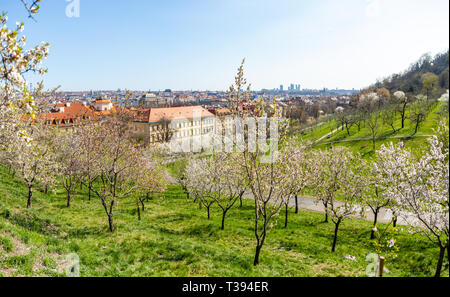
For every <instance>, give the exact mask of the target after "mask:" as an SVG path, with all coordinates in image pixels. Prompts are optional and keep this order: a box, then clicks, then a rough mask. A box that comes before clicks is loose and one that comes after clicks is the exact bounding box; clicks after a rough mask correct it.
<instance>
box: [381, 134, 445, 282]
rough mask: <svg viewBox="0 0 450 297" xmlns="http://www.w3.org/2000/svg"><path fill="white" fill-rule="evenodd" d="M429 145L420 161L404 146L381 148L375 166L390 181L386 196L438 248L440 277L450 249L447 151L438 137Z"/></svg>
mask: <svg viewBox="0 0 450 297" xmlns="http://www.w3.org/2000/svg"><path fill="white" fill-rule="evenodd" d="M429 142H430V147H429V148H428V149H427V150H426V152H425V153H424V155H423V156H422V157H420V158H419V159H418V160H415V158H414V157H413V155H412V153H411V152H410V151H408V150H407V149H405V148H404V146H403V144H402V143H400V144H398V145H395V146H394V145H393V144H392V143H391V144H390V145H389V146H382V147H381V149H380V151H378V152H377V154H378V157H379V158H380V162H379V164H377V165H376V166H377V168H378V170H380V171H382V172H383V174H384V178H385V180H386V181H387V186H386V188H385V191H386V195H387V196H388V197H390V198H391V199H393V200H395V202H396V203H397V205H398V207H399V211H398V213H399V214H400V215H401V216H402V217H403V218H404V219H405V221H406V222H407V223H408V225H410V226H411V230H412V231H413V232H419V233H422V234H424V235H425V236H426V237H427V238H428V239H429V240H430V241H431V242H433V243H434V244H436V245H437V246H438V247H439V250H440V252H439V258H438V262H437V267H436V273H435V276H440V274H441V269H442V264H443V261H444V255H445V249H446V248H447V249H448V247H449V197H448V195H449V193H448V187H449V184H448V178H449V164H448V150H446V149H444V145H443V144H442V143H441V142H439V141H438V139H437V137H432V138H430V139H429Z"/></svg>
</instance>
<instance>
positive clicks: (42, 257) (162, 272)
mask: <svg viewBox="0 0 450 297" xmlns="http://www.w3.org/2000/svg"><path fill="white" fill-rule="evenodd" d="M26 193H27V192H26V188H25V187H24V186H23V184H22V183H21V181H20V180H18V179H12V178H11V175H10V174H9V173H8V171H7V170H6V169H5V168H4V167H2V166H0V274H2V275H3V276H18V275H33V276H34V275H40V276H46V275H50V276H63V275H64V270H63V269H62V268H61V267H62V265H63V264H64V259H65V257H66V255H67V254H69V253H77V254H78V255H79V257H80V262H81V275H82V276H365V267H366V266H367V265H368V264H369V263H368V262H366V261H365V257H366V255H367V254H368V253H371V252H374V248H373V246H372V243H371V241H370V240H368V238H369V234H370V230H371V224H370V222H366V221H362V220H350V219H349V220H346V221H344V223H343V224H342V227H341V230H340V232H339V238H338V245H337V251H336V252H335V253H331V252H330V249H331V243H332V235H333V224H331V223H329V224H325V223H322V221H323V215H322V214H318V213H314V212H306V211H300V213H299V214H298V215H295V214H293V213H291V216H290V222H289V227H288V229H287V230H285V229H283V228H282V226H280V225H282V223H281V222H280V223H279V224H278V225H276V226H275V227H274V228H273V229H272V230H271V231H270V233H269V236H268V238H267V242H266V244H265V245H264V247H263V250H262V254H261V259H260V260H261V264H260V265H259V266H258V267H253V265H252V262H253V255H254V248H255V239H254V234H253V210H252V209H253V208H252V202H251V201H245V203H244V207H243V208H242V209H239V208H233V209H232V210H231V211H230V213H229V217H228V218H227V221H226V229H225V230H224V231H221V230H220V213H219V211H218V209H217V207H216V208H214V210H213V212H212V219H211V220H207V218H206V211H205V210H204V209H202V210H199V209H198V204H195V203H193V202H191V201H188V200H187V199H186V197H185V195H184V194H183V192H182V190H181V189H180V187H179V186H176V185H171V186H170V187H169V189H168V190H167V192H166V193H163V194H161V195H159V196H155V197H154V198H153V199H152V200H150V201H149V202H148V203H147V204H146V211H145V213H144V214H143V217H142V221H138V220H137V215H136V210H135V204H134V201H133V200H132V199H128V200H123V201H120V203H119V204H118V205H117V208H116V216H115V224H116V228H117V231H116V232H115V233H112V234H111V233H109V232H108V231H107V229H108V228H107V221H106V217H105V214H104V211H103V209H102V207H101V205H100V201H99V200H97V199H93V200H92V201H88V199H87V196H86V193H85V191H84V190H81V191H80V193H78V194H77V195H75V197H74V201H73V205H72V206H71V207H70V208H66V207H65V195H64V192H63V191H62V190H61V189H58V190H57V192H56V193H55V194H49V195H45V194H43V193H41V192H39V191H36V192H35V197H34V200H33V207H32V209H30V210H26V209H25V205H26V198H25V197H26ZM279 220H280V221H282V220H283V216H280V217H279ZM398 245H399V247H400V253H399V257H398V258H397V259H395V260H392V261H388V263H387V267H388V269H389V270H390V271H391V272H390V274H389V275H390V276H432V275H433V272H434V269H435V265H436V260H437V256H438V252H439V251H438V249H437V248H436V247H435V246H434V245H432V244H431V243H429V242H428V241H427V240H426V239H425V238H424V237H423V236H420V235H411V234H409V233H408V232H407V231H406V230H405V231H404V232H402V233H401V234H400V236H399V238H398ZM345 255H352V256H355V257H357V260H356V261H351V260H347V259H345V258H344V256H345ZM446 269H447V270H445V271H444V272H443V275H448V268H446Z"/></svg>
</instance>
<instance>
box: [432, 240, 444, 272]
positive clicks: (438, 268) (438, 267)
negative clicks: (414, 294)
mask: <svg viewBox="0 0 450 297" xmlns="http://www.w3.org/2000/svg"><path fill="white" fill-rule="evenodd" d="M439 248H440V251H439V260H438V263H437V267H436V274H435V275H434V277H440V276H441V270H442V263H443V262H444V255H445V246H441V247H439Z"/></svg>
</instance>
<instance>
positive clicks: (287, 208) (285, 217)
mask: <svg viewBox="0 0 450 297" xmlns="http://www.w3.org/2000/svg"><path fill="white" fill-rule="evenodd" d="M285 207H286V208H285V212H284V229H287V226H288V215H289V206H288V204H287V203H286V206H285Z"/></svg>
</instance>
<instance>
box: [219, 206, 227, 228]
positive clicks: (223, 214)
mask: <svg viewBox="0 0 450 297" xmlns="http://www.w3.org/2000/svg"><path fill="white" fill-rule="evenodd" d="M227 211H228V210H225V211H223V213H222V227H221V228H220V229H221V230H225V216H226V215H227Z"/></svg>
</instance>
